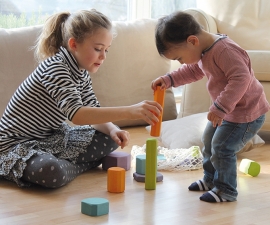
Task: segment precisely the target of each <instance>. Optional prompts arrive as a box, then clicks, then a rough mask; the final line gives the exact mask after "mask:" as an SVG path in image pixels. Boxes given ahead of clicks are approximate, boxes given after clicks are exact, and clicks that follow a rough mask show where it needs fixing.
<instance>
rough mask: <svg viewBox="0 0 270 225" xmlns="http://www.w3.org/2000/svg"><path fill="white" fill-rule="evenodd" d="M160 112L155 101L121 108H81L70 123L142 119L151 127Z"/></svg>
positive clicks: (80, 123)
mask: <svg viewBox="0 0 270 225" xmlns="http://www.w3.org/2000/svg"><path fill="white" fill-rule="evenodd" d="M161 111H162V107H161V106H160V105H159V104H158V103H157V102H155V101H142V102H140V103H138V104H135V105H131V106H121V107H90V106H83V107H81V108H79V109H78V110H77V112H76V113H75V115H74V116H73V118H72V122H73V123H74V124H76V125H92V124H102V123H107V122H115V121H119V120H135V119H143V120H144V121H146V122H147V123H148V124H150V125H153V124H154V123H156V122H158V115H159V114H160V113H161ZM156 115H157V116H156Z"/></svg>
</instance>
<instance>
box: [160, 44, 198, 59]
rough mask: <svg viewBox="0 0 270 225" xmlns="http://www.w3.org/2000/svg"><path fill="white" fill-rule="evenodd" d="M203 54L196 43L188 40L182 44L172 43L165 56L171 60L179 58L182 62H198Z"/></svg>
mask: <svg viewBox="0 0 270 225" xmlns="http://www.w3.org/2000/svg"><path fill="white" fill-rule="evenodd" d="M201 54H202V52H201V50H200V48H199V47H198V46H197V45H196V44H193V43H190V42H187V43H183V44H181V45H175V46H173V45H172V46H171V47H170V48H169V50H168V51H167V52H166V53H165V54H164V56H165V57H166V58H167V59H170V60H177V61H179V62H180V63H181V64H196V63H198V62H199V61H200V59H201Z"/></svg>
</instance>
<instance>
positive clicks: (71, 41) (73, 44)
mask: <svg viewBox="0 0 270 225" xmlns="http://www.w3.org/2000/svg"><path fill="white" fill-rule="evenodd" d="M68 47H69V49H70V50H76V48H77V43H76V41H75V38H70V39H69V40H68Z"/></svg>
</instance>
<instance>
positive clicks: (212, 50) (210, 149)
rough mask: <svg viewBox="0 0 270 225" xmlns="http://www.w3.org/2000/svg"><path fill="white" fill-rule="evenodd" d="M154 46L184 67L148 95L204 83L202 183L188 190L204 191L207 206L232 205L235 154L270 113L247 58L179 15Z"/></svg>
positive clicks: (162, 25) (164, 23)
mask: <svg viewBox="0 0 270 225" xmlns="http://www.w3.org/2000/svg"><path fill="white" fill-rule="evenodd" d="M156 46H157V49H158V52H159V54H160V55H163V56H165V57H166V58H168V59H171V60H177V61H179V62H180V63H181V64H183V65H182V66H181V67H180V68H179V69H178V70H176V71H173V72H171V73H167V74H166V75H164V76H161V77H159V78H157V79H156V80H154V81H153V82H152V89H154V90H155V89H156V87H157V85H161V87H162V88H169V87H171V86H173V87H177V86H180V85H184V84H187V83H191V82H194V81H197V80H200V79H202V78H203V77H204V76H206V77H207V78H208V82H207V89H208V91H209V94H210V96H211V98H212V101H213V104H212V105H211V107H210V108H209V113H208V116H207V118H208V120H209V122H208V124H207V126H206V128H205V131H204V134H203V137H202V141H203V144H204V147H203V149H202V152H203V157H204V160H203V169H204V177H203V178H202V179H201V180H198V181H196V182H194V183H192V184H191V185H190V186H189V190H191V191H208V192H206V193H204V194H203V195H202V196H201V197H200V200H202V201H206V202H225V201H236V199H237V195H238V192H237V190H236V186H237V181H236V179H237V170H236V167H237V158H236V153H237V152H238V151H239V150H240V149H241V148H242V147H243V146H244V145H245V144H246V143H247V142H248V141H249V140H250V139H251V138H252V137H253V136H254V135H255V134H256V133H257V132H258V130H259V129H260V128H261V126H262V125H263V123H264V120H265V113H266V112H267V111H268V110H269V103H268V102H267V100H266V97H265V94H264V91H263V87H262V85H261V84H260V83H259V81H258V80H257V79H256V78H255V76H254V73H253V71H252V69H251V62H250V59H249V57H248V54H247V53H246V52H245V51H244V50H243V49H242V48H240V47H239V46H238V45H237V44H236V43H235V42H233V41H232V40H231V39H230V38H229V37H227V36H226V35H223V34H212V33H208V32H206V31H204V30H203V29H201V27H200V25H199V24H198V23H197V22H196V20H195V19H194V18H193V17H192V16H191V15H189V14H187V13H185V12H181V11H179V12H175V13H173V14H171V15H169V16H165V17H163V18H161V19H159V21H158V24H157V27H156Z"/></svg>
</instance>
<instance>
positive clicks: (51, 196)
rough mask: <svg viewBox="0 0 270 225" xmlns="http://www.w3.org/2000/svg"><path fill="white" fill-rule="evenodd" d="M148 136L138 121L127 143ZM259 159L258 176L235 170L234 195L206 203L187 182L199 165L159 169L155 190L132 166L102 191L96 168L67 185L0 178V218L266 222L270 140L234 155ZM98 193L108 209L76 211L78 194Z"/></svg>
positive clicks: (118, 224) (139, 224)
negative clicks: (114, 189) (120, 186)
mask: <svg viewBox="0 0 270 225" xmlns="http://www.w3.org/2000/svg"><path fill="white" fill-rule="evenodd" d="M147 137H149V136H148V134H147V133H146V131H145V129H144V128H143V127H142V128H140V129H138V130H137V131H136V132H132V133H131V138H132V142H131V143H130V145H129V147H127V148H126V149H125V151H129V152H130V150H131V147H132V145H139V146H142V145H143V144H145V140H146V138H147ZM242 158H249V159H252V160H255V161H257V162H259V163H260V165H261V173H260V174H259V176H258V177H250V176H248V175H245V174H242V173H241V172H238V191H239V197H238V201H236V202H231V203H228V202H227V203H215V204H213V203H206V202H202V201H200V200H199V197H200V196H201V194H202V192H190V191H188V189H187V187H188V186H189V184H190V183H191V182H193V181H195V180H197V179H199V178H201V177H202V170H197V171H185V172H161V173H162V174H163V176H164V179H163V182H159V183H157V187H156V190H150V191H149V190H148V191H146V190H145V186H144V183H139V182H136V181H135V180H134V179H133V172H134V171H135V169H134V167H132V168H131V170H129V171H127V172H126V186H125V192H124V193H120V194H114V193H109V192H107V174H106V171H103V170H102V169H101V168H97V169H95V170H92V171H89V172H86V173H84V174H82V175H81V176H79V177H78V178H76V179H75V180H74V181H72V182H71V183H70V184H69V185H67V186H65V187H63V188H60V189H56V190H48V189H43V188H40V187H30V188H26V189H21V188H18V187H17V186H16V185H15V184H13V183H10V182H8V181H5V180H0V224H1V225H4V224H16V225H22V224H27V225H32V224H33V225H34V224H35V225H37V224H38V225H39V224H65V225H68V224H76V225H83V224H112V225H133V224H134V225H146V224H147V225H159V224H160V225H166V224H170V225H176V224H177V225H179V224H184V225H186V224H187V225H197V224H198V225H200V224H201V225H202V224H215V225H219V224H224V225H225V224H226V225H233V224H237V225H238V224H239V225H247V224H250V225H251V224H258V225H269V224H270V142H267V144H266V145H264V146H262V147H260V148H257V149H254V150H252V151H250V152H248V153H244V154H242V155H241V156H240V157H239V162H240V160H241V159H242ZM91 197H102V198H106V199H108V200H109V214H108V215H104V216H99V217H91V216H87V215H84V214H82V213H81V211H80V210H81V200H83V199H85V198H91Z"/></svg>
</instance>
